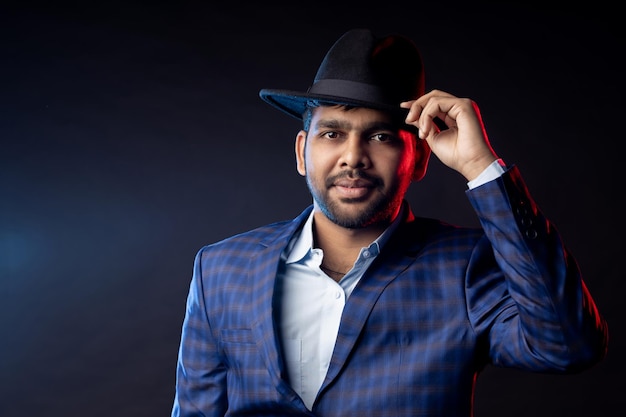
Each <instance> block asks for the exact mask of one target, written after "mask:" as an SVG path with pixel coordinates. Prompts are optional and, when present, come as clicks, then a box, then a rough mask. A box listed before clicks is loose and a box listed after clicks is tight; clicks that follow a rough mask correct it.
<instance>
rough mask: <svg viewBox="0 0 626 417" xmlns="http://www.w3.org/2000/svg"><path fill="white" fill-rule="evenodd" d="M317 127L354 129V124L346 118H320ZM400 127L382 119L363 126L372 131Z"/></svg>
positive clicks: (367, 130) (364, 129)
mask: <svg viewBox="0 0 626 417" xmlns="http://www.w3.org/2000/svg"><path fill="white" fill-rule="evenodd" d="M315 128H316V129H317V130H319V129H343V130H351V129H353V125H352V123H350V122H348V121H346V120H338V119H321V120H319V121H318V122H317V123H316V124H315ZM398 129H399V128H398V126H396V125H394V124H393V123H389V122H382V121H374V122H371V123H368V124H367V125H365V126H363V129H362V130H363V131H364V132H371V131H376V130H389V131H392V132H395V131H396V130H398Z"/></svg>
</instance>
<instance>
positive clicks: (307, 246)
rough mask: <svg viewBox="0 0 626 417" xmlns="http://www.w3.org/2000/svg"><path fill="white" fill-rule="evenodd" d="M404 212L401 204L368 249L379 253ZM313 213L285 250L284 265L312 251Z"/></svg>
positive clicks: (298, 259) (296, 260) (299, 259)
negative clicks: (385, 227) (393, 217)
mask: <svg viewBox="0 0 626 417" xmlns="http://www.w3.org/2000/svg"><path fill="white" fill-rule="evenodd" d="M405 210H406V208H405V205H404V204H402V206H401V208H400V212H399V213H398V215H397V216H396V218H395V220H394V221H393V223H391V224H390V225H389V227H387V229H385V231H384V232H383V233H381V234H380V236H378V237H377V238H376V239H375V240H374V242H372V244H371V245H370V247H372V246H376V249H377V251H376V252H377V253H380V248H382V247H383V246H384V245H385V243H387V241H388V240H389V237H390V236H391V234H392V233H393V232H394V231H395V230H396V229H397V228H398V225H399V224H400V222H401V221H402V219H403V218H404V212H405ZM313 213H314V210H312V211H311V214H309V217H308V218H307V220H306V222H305V223H304V225H303V226H302V229H301V231H300V234H299V235H298V236H297V237H296V238H295V239H294V241H293V244H292V245H290V246H291V247H290V248H288V249H287V250H288V256H287V260H286V263H294V262H298V261H301V260H302V259H303V258H304V257H305V256H307V255H308V254H309V253H310V252H311V251H312V250H313Z"/></svg>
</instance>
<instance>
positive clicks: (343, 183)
mask: <svg viewBox="0 0 626 417" xmlns="http://www.w3.org/2000/svg"><path fill="white" fill-rule="evenodd" d="M333 185H335V186H336V187H344V188H372V187H374V184H373V183H372V182H371V181H368V180H364V179H360V178H356V179H351V178H341V179H339V180H337V181H335V183H334V184H333Z"/></svg>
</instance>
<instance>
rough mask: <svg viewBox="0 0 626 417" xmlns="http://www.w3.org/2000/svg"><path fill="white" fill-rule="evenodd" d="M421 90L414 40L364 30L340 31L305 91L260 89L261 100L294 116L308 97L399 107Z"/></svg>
mask: <svg viewBox="0 0 626 417" xmlns="http://www.w3.org/2000/svg"><path fill="white" fill-rule="evenodd" d="M422 94H424V71H423V66H422V58H421V55H420V53H419V51H418V49H417V47H416V46H415V44H414V43H413V42H412V41H411V40H410V39H409V38H407V37H405V36H403V35H399V34H393V35H387V36H384V37H376V36H375V35H374V33H373V32H372V31H371V30H369V29H353V30H350V31H348V32H346V33H344V34H343V35H342V36H341V37H340V38H339V39H338V40H337V41H336V42H335V43H334V44H333V46H332V47H331V48H330V49H329V50H328V52H327V53H326V55H325V56H324V59H323V60H322V63H321V64H320V66H319V68H318V70H317V73H316V75H315V78H314V81H313V84H311V86H310V87H309V89H308V90H307V91H306V92H305V93H302V92H295V91H284V90H268V89H264V90H261V92H260V96H261V98H262V99H263V100H265V101H266V102H268V103H269V104H271V105H272V106H274V107H276V108H278V109H279V110H282V111H284V112H286V113H287V114H289V115H291V116H294V117H296V118H298V119H301V118H302V113H303V112H304V109H305V106H306V102H307V101H308V100H319V101H322V102H327V103H333V104H345V105H352V106H357V107H369V108H374V109H381V110H388V111H400V108H399V105H400V102H402V101H407V100H412V99H415V98H417V97H419V96H421V95H422Z"/></svg>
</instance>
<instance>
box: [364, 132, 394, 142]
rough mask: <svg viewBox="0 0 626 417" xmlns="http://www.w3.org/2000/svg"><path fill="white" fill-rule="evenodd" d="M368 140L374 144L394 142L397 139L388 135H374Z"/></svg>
mask: <svg viewBox="0 0 626 417" xmlns="http://www.w3.org/2000/svg"><path fill="white" fill-rule="evenodd" d="M370 139H371V140H373V141H375V142H394V141H395V140H396V139H397V138H396V137H395V136H394V135H391V134H389V133H376V134H374V135H372V136H370Z"/></svg>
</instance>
